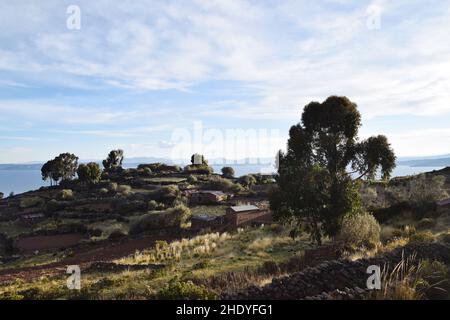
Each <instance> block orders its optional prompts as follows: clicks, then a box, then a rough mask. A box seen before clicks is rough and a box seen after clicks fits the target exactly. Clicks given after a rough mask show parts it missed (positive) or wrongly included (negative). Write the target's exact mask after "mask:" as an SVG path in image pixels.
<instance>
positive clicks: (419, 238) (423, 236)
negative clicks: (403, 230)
mask: <svg viewBox="0 0 450 320" xmlns="http://www.w3.org/2000/svg"><path fill="white" fill-rule="evenodd" d="M434 239H435V238H434V235H433V234H432V233H431V232H430V231H421V232H416V233H414V234H413V235H411V236H410V237H409V241H411V242H434Z"/></svg>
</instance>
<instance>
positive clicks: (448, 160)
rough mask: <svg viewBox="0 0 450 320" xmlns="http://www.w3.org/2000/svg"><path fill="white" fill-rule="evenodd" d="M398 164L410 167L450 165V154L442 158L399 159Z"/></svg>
mask: <svg viewBox="0 0 450 320" xmlns="http://www.w3.org/2000/svg"><path fill="white" fill-rule="evenodd" d="M397 165H401V166H409V167H448V166H450V155H449V156H447V157H442V158H434V157H433V158H423V159H410V160H400V159H399V160H398V161H397Z"/></svg>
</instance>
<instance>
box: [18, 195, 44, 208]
mask: <svg viewBox="0 0 450 320" xmlns="http://www.w3.org/2000/svg"><path fill="white" fill-rule="evenodd" d="M42 204H44V200H43V199H41V198H39V197H25V198H22V199H20V204H19V207H20V208H22V209H27V208H32V207H37V206H40V205H42Z"/></svg>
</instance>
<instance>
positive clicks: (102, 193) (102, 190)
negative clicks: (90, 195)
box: [98, 188, 109, 196]
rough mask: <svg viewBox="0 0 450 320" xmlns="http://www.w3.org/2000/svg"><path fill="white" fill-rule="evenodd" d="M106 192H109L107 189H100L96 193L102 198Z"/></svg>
mask: <svg viewBox="0 0 450 320" xmlns="http://www.w3.org/2000/svg"><path fill="white" fill-rule="evenodd" d="M108 192H109V191H108V189H106V188H101V189H100V190H99V191H98V193H99V194H101V195H102V196H105V195H107V194H108Z"/></svg>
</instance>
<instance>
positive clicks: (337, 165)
mask: <svg viewBox="0 0 450 320" xmlns="http://www.w3.org/2000/svg"><path fill="white" fill-rule="evenodd" d="M360 126H361V115H360V113H359V111H358V108H357V105H356V104H355V103H353V102H351V101H350V100H349V99H348V98H346V97H337V96H331V97H329V98H328V99H326V100H325V101H324V102H323V103H319V102H311V103H310V104H308V105H307V106H306V107H305V108H304V111H303V114H302V118H301V122H300V123H298V124H296V125H294V126H292V127H291V129H290V131H289V140H288V145H287V151H286V152H285V153H283V152H281V151H280V152H279V154H278V176H277V182H278V188H277V189H276V191H274V192H273V194H272V195H271V197H270V205H271V208H272V210H273V213H274V216H275V217H278V218H279V219H284V218H287V219H292V220H294V222H295V223H296V226H297V228H304V229H306V230H307V231H309V232H310V234H311V237H312V240H314V241H316V242H317V243H319V244H320V243H321V239H322V237H323V235H328V236H336V235H337V234H338V232H339V231H340V228H341V225H342V221H343V220H344V217H346V216H348V215H352V214H359V213H361V207H360V199H359V193H358V187H357V181H358V180H359V179H363V178H367V179H373V178H374V177H375V175H376V173H377V172H378V171H381V175H382V178H383V179H388V178H389V177H390V173H391V172H392V170H393V169H394V167H395V159H396V158H395V155H394V152H393V150H392V149H391V147H390V145H389V143H388V140H387V138H386V137H385V136H381V135H380V136H376V137H370V138H369V139H367V140H364V141H359V139H358V130H359V127H360ZM349 168H351V170H349ZM355 175H357V176H356V177H355Z"/></svg>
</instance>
